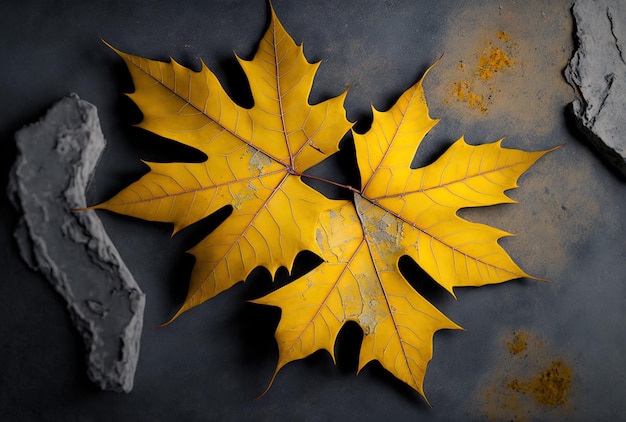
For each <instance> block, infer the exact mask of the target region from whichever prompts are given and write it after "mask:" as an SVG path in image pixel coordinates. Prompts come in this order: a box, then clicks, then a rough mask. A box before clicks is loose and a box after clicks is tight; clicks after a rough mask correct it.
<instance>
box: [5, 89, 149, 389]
mask: <svg viewBox="0 0 626 422" xmlns="http://www.w3.org/2000/svg"><path fill="white" fill-rule="evenodd" d="M15 138H16V142H17V148H18V157H17V160H16V162H15V164H14V166H13V170H12V172H11V176H10V181H9V186H8V193H9V197H10V198H11V201H12V202H13V204H14V206H15V207H16V208H17V209H18V210H19V211H21V212H22V216H21V218H20V221H19V223H18V226H17V228H16V230H15V238H16V239H17V244H18V246H19V248H20V253H21V255H22V257H23V258H24V260H25V261H26V262H27V263H28V265H29V266H30V267H32V268H33V269H35V270H38V271H41V272H42V273H43V274H44V275H45V276H46V278H47V279H48V280H49V281H50V283H52V285H53V286H54V288H55V289H56V290H57V291H58V292H59V293H60V294H61V295H62V296H63V297H64V298H65V300H66V302H67V306H68V309H69V311H70V314H71V317H72V320H73V322H74V324H75V326H76V328H77V329H78V331H79V332H80V334H81V335H82V337H83V339H84V341H85V347H86V351H87V361H88V362H87V368H88V369H87V371H88V376H89V378H90V379H91V380H92V381H93V382H94V383H96V384H97V385H98V386H100V388H102V389H104V390H113V391H120V392H122V391H123V392H129V391H131V390H132V388H133V380H134V374H135V368H136V366H137V359H138V356H139V343H140V338H141V330H142V326H143V310H144V304H145V296H144V294H143V293H142V292H141V290H140V289H139V287H138V286H137V283H136V282H135V280H134V279H133V277H132V275H131V273H130V272H129V270H128V268H127V267H126V265H125V264H124V262H123V261H122V258H121V257H120V255H119V254H118V252H117V250H116V249H115V247H114V245H113V243H112V242H111V240H110V239H109V237H108V236H107V234H106V232H105V230H104V227H103V225H102V222H101V221H100V219H99V218H98V217H97V215H96V213H95V212H94V211H72V208H80V207H85V188H86V187H87V185H88V184H89V181H90V180H91V176H92V174H93V171H94V168H95V166H96V164H97V162H98V159H99V157H100V154H101V153H102V150H103V149H104V147H105V140H104V136H103V135H102V131H101V129H100V122H99V120H98V115H97V110H96V107H95V106H93V105H92V104H90V103H88V102H86V101H83V100H81V99H80V98H78V96H77V95H76V94H71V95H69V96H68V97H65V98H63V99H62V100H61V101H59V102H58V103H56V104H55V105H54V106H53V107H52V108H51V109H50V110H48V112H47V113H46V115H45V117H43V118H42V119H41V120H40V121H39V122H37V123H35V124H32V125H30V126H26V127H24V128H23V129H21V130H20V131H18V132H17V134H16V136H15ZM33 312H36V310H33Z"/></svg>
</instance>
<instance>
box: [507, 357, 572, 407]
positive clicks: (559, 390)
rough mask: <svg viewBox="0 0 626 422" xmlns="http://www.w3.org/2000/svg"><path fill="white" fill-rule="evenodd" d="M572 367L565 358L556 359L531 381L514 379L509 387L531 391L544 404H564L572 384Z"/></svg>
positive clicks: (519, 390)
mask: <svg viewBox="0 0 626 422" xmlns="http://www.w3.org/2000/svg"><path fill="white" fill-rule="evenodd" d="M572 374H573V373H572V368H570V367H569V366H568V365H567V364H566V363H565V362H564V361H563V359H555V360H554V361H552V363H550V366H548V367H547V368H546V369H544V370H543V371H541V373H539V374H538V375H537V376H535V378H533V379H532V380H531V381H530V382H524V381H520V380H518V379H513V380H512V381H511V382H510V383H509V384H508V388H509V389H511V390H513V391H518V392H520V393H531V394H532V395H533V396H534V397H535V399H536V400H537V403H539V404H541V405H543V406H552V407H556V406H562V405H564V404H566V403H567V394H568V392H569V389H570V387H571V385H572Z"/></svg>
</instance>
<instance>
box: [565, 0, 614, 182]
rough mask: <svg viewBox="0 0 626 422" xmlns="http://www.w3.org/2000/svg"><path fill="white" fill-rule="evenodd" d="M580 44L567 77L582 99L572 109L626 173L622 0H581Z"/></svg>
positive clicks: (589, 135)
mask: <svg viewBox="0 0 626 422" xmlns="http://www.w3.org/2000/svg"><path fill="white" fill-rule="evenodd" d="M572 13H573V15H574V19H575V21H576V38H577V39H578V49H577V50H576V52H575V53H574V55H573V56H572V59H571V60H570V63H569V65H568V66H567V68H566V69H565V78H566V79H567V81H568V82H569V84H570V85H572V86H573V87H574V88H575V89H576V90H577V91H578V92H579V96H580V99H578V100H575V101H574V102H573V103H572V104H571V110H572V112H573V114H574V117H575V119H576V122H577V126H578V127H579V129H580V130H581V132H582V133H583V134H584V135H586V137H587V138H588V140H589V141H590V142H591V144H592V145H594V146H595V147H596V149H597V150H598V151H599V152H600V153H601V154H602V156H603V157H604V158H605V159H606V160H607V161H608V162H609V163H610V164H611V165H612V166H613V167H614V168H616V169H617V170H618V171H619V172H620V173H621V174H622V175H623V176H625V177H626V118H625V112H626V7H624V4H623V0H576V2H575V3H574V6H573V7H572Z"/></svg>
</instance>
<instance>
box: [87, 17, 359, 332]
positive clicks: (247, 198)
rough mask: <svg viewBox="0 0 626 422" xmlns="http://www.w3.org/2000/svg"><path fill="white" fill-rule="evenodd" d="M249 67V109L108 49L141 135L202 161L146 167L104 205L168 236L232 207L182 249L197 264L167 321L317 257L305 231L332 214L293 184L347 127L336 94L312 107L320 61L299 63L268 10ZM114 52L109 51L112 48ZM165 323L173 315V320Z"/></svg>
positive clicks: (199, 77) (212, 80) (185, 77)
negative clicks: (137, 114)
mask: <svg viewBox="0 0 626 422" xmlns="http://www.w3.org/2000/svg"><path fill="white" fill-rule="evenodd" d="M271 13H272V19H271V22H270V26H269V28H268V30H267V32H266V33H265V35H264V36H263V38H262V40H261V42H260V45H259V48H258V51H257V53H256V54H255V56H254V58H253V59H252V60H251V61H246V60H242V59H239V58H238V60H239V63H240V65H241V66H242V68H243V70H244V72H245V74H246V75H247V77H248V80H249V83H250V89H251V91H252V97H253V100H254V106H253V107H252V108H249V109H247V108H244V107H241V106H239V105H237V104H236V103H235V102H233V101H232V100H231V99H230V97H229V96H228V94H226V92H225V91H224V89H223V88H222V86H221V84H220V83H219V81H218V79H217V77H216V76H215V75H214V74H213V73H212V72H211V71H210V70H209V69H208V68H207V67H206V66H205V65H204V63H203V64H202V69H201V70H200V71H199V72H194V71H192V70H190V69H188V68H185V67H183V66H182V65H180V64H178V63H176V62H175V61H173V60H172V61H170V62H168V63H165V62H159V61H154V60H149V59H145V58H141V57H138V56H133V55H130V54H126V53H123V52H121V51H119V50H115V49H114V50H115V51H116V52H117V53H118V54H119V55H120V56H121V57H122V58H123V59H124V61H125V62H126V64H127V66H128V69H129V71H130V73H131V76H132V78H133V82H134V85H135V92H134V93H132V94H130V95H129V96H130V98H131V99H132V100H133V101H134V102H135V103H136V104H137V105H138V106H139V108H140V109H141V111H142V113H143V116H144V118H143V121H142V122H141V123H140V124H139V126H140V127H142V128H144V129H146V130H149V131H151V132H153V133H155V134H157V135H160V136H163V137H165V138H169V139H172V140H175V141H178V142H180V143H182V144H185V145H188V146H190V147H193V148H196V149H198V150H200V151H202V152H203V153H205V154H206V155H207V157H208V159H207V160H206V161H205V162H203V163H147V164H148V166H149V167H150V171H149V172H148V173H147V174H146V175H144V176H143V177H142V178H141V179H140V180H138V181H137V182H135V183H133V184H131V185H129V186H128V187H127V188H125V189H124V190H122V191H121V192H120V193H118V194H117V195H116V196H114V197H113V198H111V199H110V200H108V201H106V202H104V203H102V204H100V205H97V206H95V207H93V208H102V209H107V210H110V211H114V212H117V213H121V214H126V215H130V216H134V217H138V218H142V219H146V220H151V221H159V222H169V223H173V225H174V233H176V232H177V231H179V230H181V229H182V228H185V227H187V226H189V225H191V224H193V223H195V222H197V221H199V220H201V219H203V218H205V217H207V216H209V215H211V214H212V213H214V212H215V211H217V210H219V209H220V208H222V207H224V206H228V205H230V206H231V207H232V208H233V211H232V215H230V216H229V217H228V218H227V219H226V221H225V222H224V223H223V224H222V225H220V226H219V227H218V228H217V229H216V230H215V231H214V232H213V233H211V234H210V235H209V236H207V237H206V238H205V239H203V240H202V241H201V242H200V243H199V244H198V245H197V246H195V247H194V248H192V249H191V250H190V253H192V254H193V255H194V257H195V258H196V264H195V266H194V269H193V273H192V277H191V282H190V287H189V293H188V295H187V298H186V300H185V302H184V304H183V306H182V307H181V308H180V310H179V311H178V312H177V313H176V315H175V316H174V318H176V317H177V316H178V315H180V314H181V313H182V312H184V311H186V310H188V309H190V308H191V307H193V306H196V305H198V304H200V303H202V302H204V301H206V300H207V299H209V298H211V297H213V296H215V295H216V294H218V293H220V292H221V291H223V290H225V289H228V288H229V287H231V286H232V285H233V284H235V283H237V282H239V281H241V280H244V279H245V278H246V277H247V276H248V275H249V274H250V272H251V271H252V270H253V269H254V268H256V267H258V266H264V267H266V268H268V269H269V270H270V271H271V272H272V274H273V273H274V272H275V271H276V269H278V268H279V267H280V266H285V267H287V268H289V269H290V268H292V266H293V262H294V259H295V257H296V255H297V254H298V253H299V252H301V251H303V250H311V251H313V252H317V253H319V247H318V245H317V243H316V242H315V224H316V221H317V219H318V216H319V214H320V213H321V212H322V211H323V210H325V209H328V208H331V207H333V206H335V202H334V201H332V200H330V199H327V198H326V197H325V196H324V195H322V194H321V193H319V192H318V191H316V190H314V189H312V188H310V187H309V186H307V185H306V184H304V183H303V182H302V180H301V174H302V172H304V171H306V170H307V169H309V168H310V167H312V166H313V165H315V164H318V163H319V162H321V161H322V160H324V159H325V158H326V157H327V156H328V155H330V154H332V153H334V152H336V151H337V150H338V144H339V141H340V140H341V138H342V137H343V136H344V134H345V133H346V132H347V131H348V130H349V129H350V127H351V126H352V124H351V123H350V122H348V120H347V119H346V112H345V109H344V107H343V103H344V99H345V94H346V93H345V92H344V93H343V94H342V95H340V96H338V97H335V98H332V99H329V100H327V101H324V102H322V103H319V104H315V105H310V104H309V103H308V96H309V93H310V90H311V87H312V84H313V78H314V76H315V73H316V70H317V68H318V65H319V64H311V63H309V62H308V61H307V60H306V58H305V57H304V54H303V52H302V47H301V46H297V45H296V44H295V43H294V41H293V39H292V38H291V37H290V36H289V34H287V32H286V31H285V29H284V28H283V26H282V25H281V23H280V22H279V21H278V19H277V17H276V15H275V13H274V11H273V10H272V11H271ZM111 48H113V47H111ZM174 318H172V319H174Z"/></svg>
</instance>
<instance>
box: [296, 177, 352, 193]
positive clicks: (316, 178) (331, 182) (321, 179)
mask: <svg viewBox="0 0 626 422" xmlns="http://www.w3.org/2000/svg"><path fill="white" fill-rule="evenodd" d="M299 175H300V177H308V178H309V179H313V180H317V181H319V182H324V183H328V184H330V185H333V186H337V187H340V188H343V189H348V190H349V191H352V192H354V193H358V194H361V191H360V190H358V189H357V188H355V187H353V186H350V185H344V184H343V183H339V182H334V181H332V180H328V179H324V178H322V177H317V176H313V175H311V174H305V173H300V174H299Z"/></svg>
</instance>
